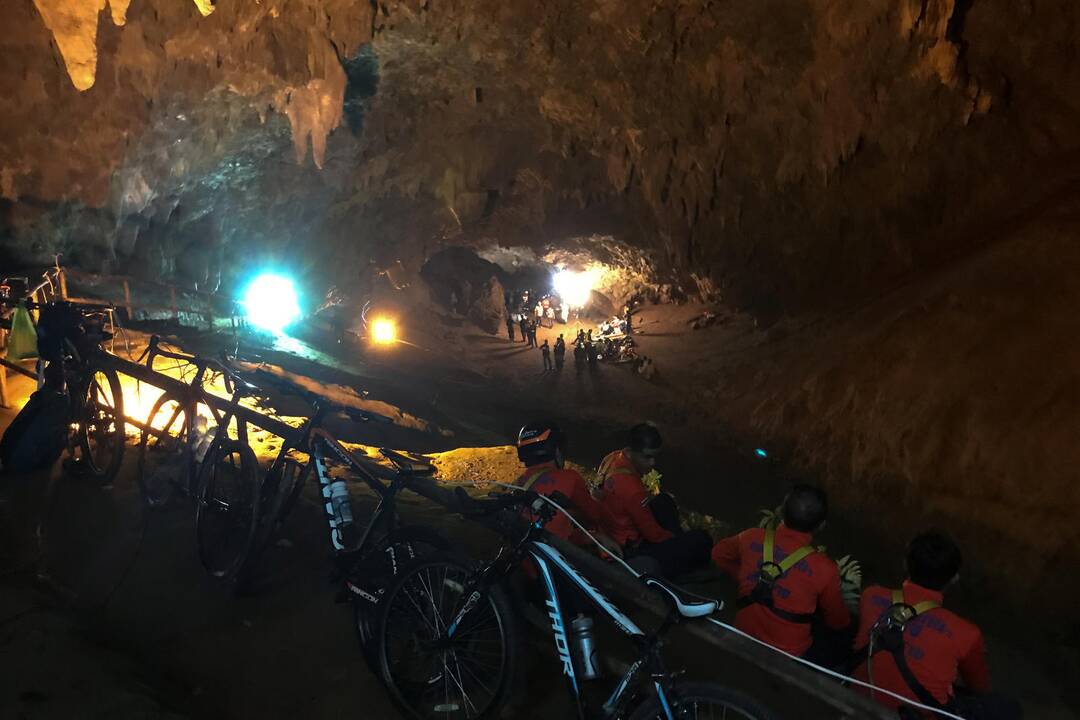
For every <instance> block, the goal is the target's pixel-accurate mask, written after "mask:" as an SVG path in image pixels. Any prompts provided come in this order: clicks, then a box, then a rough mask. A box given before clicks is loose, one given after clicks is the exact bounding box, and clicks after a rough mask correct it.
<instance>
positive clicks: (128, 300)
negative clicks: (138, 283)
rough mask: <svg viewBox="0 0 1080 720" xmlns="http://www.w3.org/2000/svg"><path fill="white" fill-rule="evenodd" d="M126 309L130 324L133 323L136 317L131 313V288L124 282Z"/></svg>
mask: <svg viewBox="0 0 1080 720" xmlns="http://www.w3.org/2000/svg"><path fill="white" fill-rule="evenodd" d="M124 309H125V310H127V319H128V322H132V321H133V320H134V319H135V316H134V315H133V314H132V312H131V286H130V285H128V281H127V280H124Z"/></svg>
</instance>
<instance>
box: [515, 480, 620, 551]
mask: <svg viewBox="0 0 1080 720" xmlns="http://www.w3.org/2000/svg"><path fill="white" fill-rule="evenodd" d="M532 478H535V480H533V482H532V485H531V486H530V487H529V489H530V490H532V491H533V492H535V493H539V494H540V495H551V494H552V493H553V492H561V493H562V494H563V495H565V496H566V497H568V498H570V502H572V503H573V507H572V508H566V509H567V510H573V511H577V512H578V513H579V515H578V520H579V521H581V522H582V524H583V525H585V527H588V528H590V529H595V528H599V529H603V528H604V527H606V525H607V524H608V523H610V522H611V520H610V518H609V516H608V514H607V512H606V511H605V510H604V508H603V506H602V505H601V504H600V503H598V502H597V501H596V500H594V499H593V497H592V495H590V494H589V488H588V486H587V485H586V484H585V478H583V477H581V475H580V474H579V473H578V472H577V471H576V470H569V469H567V468H557V467H555V463H553V462H551V463H544V464H543V465H534V466H532V467H530V468H526V470H525V472H524V473H523V474H522V475H521V477H519V478H518V479H517V480H515V481H514V484H515V485H517V486H518V487H525V486H526V484H527V483H528V482H529V480H530V479H532ZM525 514H526V516H528V517H529V519H530V520H532V519H534V518H533V517H532V513H531V512H529V511H528V510H526V511H525ZM544 529H545V530H547V531H548V532H549V533H551V534H552V535H554V536H556V537H560V538H562V539H563V540H569V541H570V542H572V543H574V544H575V545H588V546H590V547H591V546H592V542H591V541H590V540H589V539H588V538H586V537H585V535H584V534H582V532H581V531H580V530H578V529H577V528H576V527H574V525H573V524H572V523H571V522H570V520H569V519H568V518H567V517H566V516H565V515H563V514H562V513H558V514H557V515H555V517H553V518H552V519H551V521H550V522H548V524H547V525H546V526H545V528H544Z"/></svg>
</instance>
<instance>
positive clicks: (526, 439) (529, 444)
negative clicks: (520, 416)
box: [517, 422, 565, 466]
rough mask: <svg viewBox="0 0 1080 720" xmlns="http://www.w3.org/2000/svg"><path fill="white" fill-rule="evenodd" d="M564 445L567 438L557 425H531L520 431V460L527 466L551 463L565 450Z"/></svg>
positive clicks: (541, 423)
mask: <svg viewBox="0 0 1080 720" xmlns="http://www.w3.org/2000/svg"><path fill="white" fill-rule="evenodd" d="M564 443H565V437H564V436H563V434H562V431H561V430H559V426H558V425H556V424H555V423H551V422H536V423H529V424H528V425H525V426H523V427H522V428H521V430H520V431H518V440H517V454H518V460H521V462H523V463H525V465H527V466H531V465H539V464H541V463H546V462H551V461H552V460H555V459H556V457H557V456H558V454H559V451H560V450H562V449H563V446H564Z"/></svg>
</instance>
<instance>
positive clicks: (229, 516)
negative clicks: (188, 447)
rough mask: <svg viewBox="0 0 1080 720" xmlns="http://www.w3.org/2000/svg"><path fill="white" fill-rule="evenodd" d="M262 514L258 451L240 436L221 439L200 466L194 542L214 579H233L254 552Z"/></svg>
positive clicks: (200, 557) (201, 560)
mask: <svg viewBox="0 0 1080 720" xmlns="http://www.w3.org/2000/svg"><path fill="white" fill-rule="evenodd" d="M258 512H259V474H258V465H257V463H256V460H255V453H253V452H252V451H251V448H250V447H248V446H247V445H246V444H244V443H242V442H240V441H238V440H230V439H226V440H222V441H220V442H219V443H216V444H215V445H214V447H212V448H210V451H209V452H208V453H207V454H206V458H205V459H204V460H203V463H202V467H201V468H200V469H199V493H198V502H197V503H196V504H195V540H196V543H197V544H198V548H199V561H200V562H201V563H202V565H203V567H204V568H206V571H207V572H208V573H210V575H212V576H213V577H216V578H222V579H227V580H231V579H233V578H235V577H236V574H237V572H238V571H239V569H240V567H241V566H242V565H243V564H244V561H245V560H246V559H247V556H248V553H250V552H251V546H252V541H253V539H254V536H255V526H256V522H257V519H258Z"/></svg>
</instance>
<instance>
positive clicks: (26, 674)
mask: <svg viewBox="0 0 1080 720" xmlns="http://www.w3.org/2000/svg"><path fill="white" fill-rule="evenodd" d="M700 310H701V309H700V308H695V307H691V306H683V307H676V306H668V307H662V308H661V307H655V308H646V309H645V310H644V311H643V312H642V313H641V314H640V323H641V330H642V331H643V333H644V334H643V335H642V336H641V337H640V339H639V342H640V349H641V351H642V352H644V353H645V354H647V355H649V356H651V357H654V358H655V359H656V362H657V365H658V367H659V370H660V373H659V375H658V377H657V378H656V379H654V380H653V381H651V382H650V381H646V380H644V379H643V378H641V377H639V376H638V375H636V374H634V373H633V372H632V371H631V370H630V369H629V368H628V367H625V366H609V365H604V364H601V365H599V366H598V367H595V368H590V367H586V368H581V369H580V370H579V369H576V368H575V367H574V365H573V360H572V356H571V355H568V360H569V362H568V364H567V366H566V367H565V368H564V369H563V370H562V371H561V372H560V373H556V372H547V373H545V372H543V371H542V365H541V361H540V355H539V353H538V352H537V351H535V350H529V349H527V348H525V347H524V345H523V344H522V343H520V342H518V343H511V342H509V341H508V340H507V339H505V338H504V337H492V336H489V335H486V334H483V333H481V332H479V331H476V330H474V329H472V328H470V327H469V326H468V325H466V324H464V323H462V322H461V321H459V320H458V319H456V318H454V317H444V318H441V319H438V320H437V321H433V320H431V319H429V320H428V321H426V322H424V323H416V324H415V326H414V325H406V326H405V327H404V328H403V337H404V339H405V341H406V343H403V344H399V345H397V346H395V347H392V348H386V349H379V350H372V349H368V350H362V349H360V348H358V347H356V346H352V345H346V346H342V347H337V346H326V347H328V348H329V350H324V351H319V350H315V349H314V348H313V344H314V343H313V342H311V338H307V340H308V341H309V342H304V341H298V340H287V341H282V342H280V343H279V344H278V347H277V349H276V350H267V351H265V352H264V356H265V358H266V359H267V360H268V361H269V362H271V363H274V364H277V365H280V366H282V367H284V368H285V369H286V370H288V371H289V372H292V373H296V374H300V375H305V376H308V377H310V378H313V379H314V380H315V381H317V382H318V383H321V384H324V385H339V386H342V387H343V388H353V389H354V390H357V391H363V390H366V391H368V392H369V393H370V395H369V396H368V397H369V399H371V400H376V401H378V402H381V403H385V404H386V405H388V406H392V407H393V408H396V409H399V410H400V411H401V412H402V413H403V414H404V415H403V416H406V415H407V416H408V417H411V418H413V419H416V420H418V422H410V423H407V425H408V427H395V428H391V429H385V428H382V427H379V428H369V427H357V426H355V425H350V424H346V423H344V422H342V423H340V424H337V425H334V426H332V429H333V430H334V431H335V432H338V433H339V436H340V437H341V438H342V439H343V440H350V441H355V442H363V443H365V444H367V445H384V446H390V447H397V448H406V449H410V450H414V451H421V452H442V451H447V450H452V449H454V448H459V447H483V446H503V445H506V444H507V443H509V442H510V441H511V439H512V438H513V437H514V435H515V433H516V431H517V429H518V427H519V426H520V425H521V424H522V423H523V422H526V421H528V420H530V419H535V418H538V417H550V418H554V419H556V420H557V421H558V422H560V424H561V425H562V426H563V427H564V429H565V430H566V431H567V432H568V434H569V436H570V456H571V458H572V459H573V460H574V461H575V462H578V463H580V464H581V465H583V466H586V467H594V466H595V465H596V463H597V462H598V461H599V460H600V458H601V457H602V456H603V455H604V454H605V453H607V452H609V451H610V450H612V449H614V448H617V447H620V446H621V445H622V444H623V435H624V433H625V430H626V428H627V427H628V426H629V425H630V424H632V423H634V422H637V421H639V420H641V419H651V420H654V421H656V422H658V423H660V425H661V426H662V428H663V430H664V433H665V441H666V442H665V452H664V455H663V457H662V461H661V466H660V469H661V471H662V472H663V474H664V481H663V482H664V486H665V488H666V489H668V490H671V491H673V492H674V493H675V494H676V495H677V496H678V498H679V500H680V502H681V503H682V504H683V505H684V506H685V507H687V508H692V509H695V510H698V511H701V512H708V513H710V514H712V515H714V516H716V517H718V518H720V519H721V520H723V521H724V522H727V523H728V524H729V525H730V527H731V529H732V531H735V530H738V529H741V528H742V527H745V526H747V525H750V524H754V523H755V522H756V520H757V516H758V511H759V510H760V509H761V508H768V507H773V506H775V505H776V503H777V502H778V501H779V499H780V497H782V495H783V492H784V488H785V487H786V484H787V482H788V478H786V477H785V476H784V473H783V469H782V468H780V467H778V466H777V465H776V464H774V463H771V462H768V461H761V460H758V459H756V458H755V456H754V455H753V453H752V448H751V447H748V446H746V445H745V443H743V442H740V441H737V440H736V439H734V438H733V437H732V436H730V435H726V434H724V433H723V432H722V431H721V430H720V429H718V427H717V426H716V425H713V424H705V423H702V422H700V418H699V417H698V416H696V415H695V414H694V413H693V412H690V411H688V408H694V407H696V404H695V403H693V402H688V401H687V399H686V394H687V393H688V392H690V391H691V390H690V388H688V387H687V386H686V385H685V384H684V381H685V379H686V378H685V377H680V373H679V370H678V368H686V367H688V366H689V365H690V364H691V363H692V362H694V360H695V358H694V355H693V353H694V350H693V348H695V346H696V343H697V341H696V338H694V337H693V336H692V332H693V331H691V330H689V329H688V327H687V325H686V319H687V318H689V317H692V316H693V314H695V313H699V312H700ZM560 331H561V332H563V333H565V334H566V335H567V337H568V338H570V337H572V336H573V333H574V329H573V328H571V327H565V326H564V327H561V328H560ZM555 334H557V333H556V332H554V331H547V330H542V331H541V338H543V337H544V336H547V337H549V339H551V340H552V341H553V340H554V336H555ZM185 344H186V346H187V347H189V348H191V349H199V348H201V349H205V350H209V349H212V348H214V347H220V346H221V344H222V339H221V338H215V337H206V336H202V337H190V338H188V339H187V341H186V343H185ZM690 375H692V373H688V374H687V377H689V376H690ZM699 400H700V398H699ZM286 405H288V404H286ZM279 409H280V410H281V412H282V413H283V414H286V415H289V414H294V413H297V412H299V410H298V409H297V408H295V407H294V406H293V405H288V406H287V407H284V406H283V407H282V408H279ZM11 417H12V411H5V413H4V415H3V424H4V426H5V427H6V424H7V422H10V418H11ZM268 447H272V442H271V443H270V444H269V445H268ZM134 454H135V453H134V452H129V453H128V455H127V459H126V461H125V467H124V469H123V470H122V472H121V475H120V477H119V478H118V480H117V481H116V483H115V484H114V485H113V487H112V488H108V489H98V488H90V487H86V486H85V485H81V484H79V483H77V482H74V481H68V480H63V479H61V480H58V481H57V482H58V483H59V485H58V488H59V492H57V493H56V494H55V497H56V498H57V500H56V502H54V503H53V504H52V505H51V507H50V508H49V518H50V527H52V528H54V529H55V530H54V533H53V535H52V536H51V539H50V543H51V545H50V549H51V552H52V555H53V558H54V560H53V565H52V568H51V572H52V573H53V574H54V577H55V578H56V579H57V580H58V581H59V582H60V584H61V585H63V586H65V587H67V588H69V589H70V593H69V594H61V595H60V596H56V595H55V594H53V595H43V594H42V593H41V592H40V590H36V589H35V588H34V587H33V585H32V583H31V582H30V578H31V575H32V573H30V572H29V571H28V568H27V567H26V566H25V557H21V556H20V555H19V554H18V553H17V552H15V551H12V550H11V549H10V548H7V550H8V552H6V553H3V554H0V557H2V558H4V559H5V561H6V562H5V567H3V568H0V587H3V588H4V589H3V592H2V597H3V604H2V606H0V607H2V609H3V610H4V611H5V614H4V615H3V616H2V617H0V653H2V660H3V663H2V664H3V666H4V667H5V668H7V669H8V671H6V672H4V673H2V676H3V677H4V683H5V685H4V686H3V687H4V694H3V697H2V698H0V716H5V717H7V716H11V717H27V718H39V717H40V718H45V717H61V716H63V717H70V716H71V715H72V713H73V712H74V714H76V715H84V716H101V717H106V716H107V717H168V716H169V715H170V714H174V713H175V714H180V715H186V716H191V717H243V718H246V717H252V718H254V717H260V718H266V717H291V716H301V717H311V718H318V717H340V716H342V715H344V714H345V713H350V714H352V713H353V712H359V713H361V716H365V717H379V718H381V717H395V716H396V713H395V711H394V709H393V708H392V706H391V705H390V703H389V700H388V699H387V697H386V695H385V693H384V692H383V690H382V688H381V687H380V686H379V685H378V683H377V682H376V681H375V679H374V678H373V677H372V676H371V675H370V673H369V672H368V670H367V668H366V666H365V665H364V663H363V660H362V659H361V657H360V655H359V653H358V652H357V650H356V644H355V638H354V637H352V630H351V627H350V617H349V616H350V611H349V609H348V606H346V605H335V604H334V589H335V588H334V585H333V584H332V583H331V582H330V580H329V579H328V569H329V564H328V562H327V560H326V554H327V544H326V540H325V537H324V534H325V533H324V529H323V527H322V526H321V525H320V519H319V512H318V508H317V506H316V505H315V504H314V503H313V502H308V503H305V504H303V505H301V507H300V509H299V511H298V512H297V513H296V514H295V515H294V516H293V518H292V519H291V520H290V523H289V524H288V526H287V528H286V530H285V533H284V542H282V543H280V544H279V546H276V547H274V548H273V549H272V551H271V552H270V553H269V554H268V556H267V557H266V558H265V559H264V565H265V566H266V567H267V568H268V574H267V582H266V586H265V587H264V588H263V591H261V592H259V593H257V594H255V595H253V596H252V597H245V598H241V599H235V598H232V597H229V596H228V595H227V594H226V593H225V592H223V590H222V589H221V588H219V587H216V586H215V585H214V584H213V583H212V582H210V581H209V580H208V579H207V578H206V576H205V574H204V573H203V572H202V570H201V568H200V567H199V565H198V561H197V559H196V558H195V554H194V542H193V540H194V538H193V532H192V513H191V511H190V508H187V507H183V506H180V507H177V508H176V509H174V510H172V511H169V512H167V513H164V514H160V515H154V516H146V515H144V514H143V512H142V511H141V509H140V507H139V504H138V502H137V493H136V490H135V488H134V485H133V472H134V470H133V459H134ZM496 465H497V466H499V467H503V466H505V465H506V463H505V462H500V463H495V464H491V463H479V464H478V465H477V467H478V470H479V469H480V468H483V470H490V469H491V468H492V467H495V466H496ZM466 466H467V464H466ZM507 469H508V468H507V467H503V471H504V472H506V471H507ZM458 470H459V471H460V470H461V468H460V467H459V468H458ZM466 471H467V467H466ZM8 490H9V492H7V493H6V494H5V497H6V501H5V506H4V507H3V508H2V510H3V511H4V512H5V513H6V515H7V517H8V518H10V517H11V514H12V512H16V513H17V512H18V510H17V502H18V493H14V495H13V493H12V492H10V488H8ZM356 495H357V497H363V493H361V492H357V494H356ZM364 502H370V498H368V499H366V500H365V501H364ZM407 513H408V514H409V515H410V516H412V517H415V518H416V519H417V520H419V521H423V522H427V523H431V524H434V525H436V526H438V527H441V528H443V529H444V530H445V531H446V532H447V533H448V534H450V535H451V536H453V537H454V538H456V539H457V540H458V541H460V542H461V543H462V544H463V545H464V546H466V547H469V548H472V549H473V550H474V551H475V552H478V553H479V552H483V551H485V550H490V549H491V548H493V547H494V544H493V543H494V540H493V538H492V537H491V536H489V535H488V534H487V533H485V532H484V531H478V530H476V529H474V528H473V526H470V525H467V524H465V523H464V522H463V521H461V520H459V519H457V518H456V517H453V516H448V515H447V514H446V513H445V512H444V511H442V510H440V509H439V508H436V507H434V506H432V505H430V504H428V503H426V502H420V501H416V502H414V503H412V504H411V505H410V506H409V507H408V508H407ZM822 540H823V541H824V542H825V543H826V544H827V545H828V546H829V548H830V551H831V552H832V553H833V554H834V556H839V555H843V554H847V553H852V554H854V555H855V556H856V557H859V558H860V559H862V560H863V564H864V568H865V569H866V573H865V574H866V576H867V577H868V578H870V579H874V578H876V577H882V576H887V575H888V574H889V573H890V571H892V570H893V568H895V566H896V563H895V561H894V559H893V557H892V556H891V555H890V553H892V552H894V551H895V548H896V546H897V542H896V541H895V539H892V538H881V537H872V536H871V537H867V536H866V535H864V534H863V532H862V523H858V522H845V519H844V518H842V517H841V518H836V519H834V521H833V523H832V524H831V525H830V527H829V528H828V530H827V531H826V532H825V534H824V537H823V538H822ZM886 581H894V580H893V579H892V578H891V577H886ZM719 589H720V590H721V591H726V592H728V593H730V588H726V589H725V588H723V587H721V588H719ZM955 607H956V608H957V610H958V611H960V612H962V613H965V612H969V611H970V613H969V614H973V615H975V616H976V617H977V618H978V619H980V620H982V621H983V622H984V623H986V626H987V629H988V632H989V634H990V647H991V663H992V670H993V671H994V673H995V676H996V677H997V678H999V684H1000V685H1001V686H1002V688H1003V689H1007V690H1009V691H1012V692H1014V693H1015V694H1017V695H1019V696H1020V697H1021V699H1022V700H1023V701H1024V703H1025V705H1026V707H1027V711H1028V717H1033V718H1040V719H1041V718H1046V719H1048V720H1058V719H1060V720H1066V719H1068V718H1075V717H1076V715H1075V714H1073V713H1072V712H1071V711H1070V710H1068V709H1067V708H1066V706H1065V705H1064V702H1063V700H1062V698H1061V685H1060V684H1059V682H1060V681H1059V679H1058V678H1056V677H1053V676H1051V677H1047V675H1046V668H1045V667H1043V666H1042V665H1041V664H1040V663H1039V662H1037V661H1035V660H1033V659H1032V654H1031V653H1032V651H1031V648H1030V646H1029V645H1025V644H1023V643H1017V642H1016V641H1015V639H1014V637H1013V635H1012V634H1010V632H1009V631H1008V626H1009V623H1008V622H1007V621H1006V620H1005V619H1003V618H998V617H997V616H995V614H994V612H993V611H992V609H991V608H988V607H986V606H985V605H980V604H979V603H978V602H973V600H972V598H969V597H964V596H963V594H960V593H958V597H957V602H956V603H955ZM548 642H549V641H547V640H543V639H541V640H540V641H538V643H537V645H536V647H537V650H538V653H537V657H543V653H544V652H546V650H544V648H546V647H547V643H548ZM42 648H55V649H56V654H57V655H50V654H49V653H48V652H43V651H42ZM695 648H696V649H695ZM674 652H675V653H676V654H677V655H679V656H680V657H685V658H687V660H686V663H687V666H688V667H689V669H690V672H691V674H692V675H701V676H705V677H713V678H718V677H721V678H725V679H727V680H729V681H732V682H733V684H738V685H741V686H743V687H744V688H746V689H747V690H748V691H753V693H754V694H755V695H758V696H759V697H762V698H768V699H769V701H770V702H772V703H775V705H776V708H777V710H778V712H779V713H780V714H781V716H782V717H790V718H796V717H798V718H816V717H822V718H824V717H829V714H828V712H827V711H824V710H822V709H820V708H816V709H815V708H814V707H813V705H812V704H807V701H806V699H805V697H802V696H800V695H799V694H797V693H795V694H793V693H791V692H790V691H785V690H784V689H783V688H779V687H775V686H773V685H770V684H769V683H768V681H767V680H766V679H764V678H762V677H760V676H759V675H758V674H756V673H753V672H748V669H747V668H745V667H738V666H726V665H724V664H723V662H722V660H721V659H719V658H716V657H715V656H714V655H711V654H708V653H704V654H703V653H702V652H701V648H700V647H699V646H695V645H694V644H693V642H692V641H686V642H685V643H680V644H678V646H677V647H676V648H675V651H674ZM550 667H552V668H553V667H554V666H553V665H551V666H550ZM58 668H59V669H58ZM537 673H538V674H537V675H536V678H545V679H547V680H549V682H534V683H532V684H531V688H532V692H531V694H530V702H529V703H526V705H525V707H528V708H529V710H528V711H527V712H526V711H525V710H521V711H520V714H519V715H518V717H564V716H567V714H568V708H567V707H566V706H565V705H563V704H561V702H563V701H562V693H561V691H558V692H553V691H552V689H553V688H558V687H560V686H559V685H558V681H557V678H556V677H555V676H554V675H553V674H551V673H550V671H548V670H546V669H544V667H543V665H542V664H541V668H540V669H538V670H537ZM1003 679H1004V680H1003ZM88 686H92V687H93V688H94V694H92V695H88V694H87V690H86V688H87V687H88ZM532 695H535V698H533V697H532Z"/></svg>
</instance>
